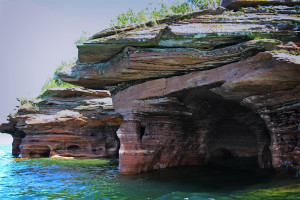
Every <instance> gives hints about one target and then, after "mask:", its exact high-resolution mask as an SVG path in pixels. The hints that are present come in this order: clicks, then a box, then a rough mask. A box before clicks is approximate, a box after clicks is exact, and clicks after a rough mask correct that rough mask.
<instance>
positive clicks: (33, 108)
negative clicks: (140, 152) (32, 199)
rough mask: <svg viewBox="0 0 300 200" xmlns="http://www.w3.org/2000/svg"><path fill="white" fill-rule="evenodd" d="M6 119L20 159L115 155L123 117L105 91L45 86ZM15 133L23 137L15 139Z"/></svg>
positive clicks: (15, 153) (15, 151)
mask: <svg viewBox="0 0 300 200" xmlns="http://www.w3.org/2000/svg"><path fill="white" fill-rule="evenodd" d="M9 121H10V123H9V124H7V125H6V126H9V127H8V128H6V129H9V130H8V131H6V132H8V133H10V134H12V136H13V137H14V143H16V142H17V143H18V146H19V145H20V151H21V153H22V157H23V158H37V157H81V158H97V157H116V156H117V155H118V150H119V145H120V144H119V139H118V137H117V135H116V131H117V129H118V128H119V125H120V124H121V123H122V122H123V120H122V117H121V116H120V115H119V114H116V112H115V111H114V109H113V105H112V99H111V97H110V93H109V92H108V91H100V90H83V89H79V88H57V89H49V90H47V91H46V92H45V93H44V94H43V95H42V98H41V99H40V100H38V101H36V102H34V103H33V105H27V106H23V107H22V106H21V107H20V108H19V109H18V110H17V112H16V113H15V114H14V115H12V116H11V117H10V119H9ZM2 126H4V125H2ZM2 126H1V128H2ZM1 132H5V130H3V131H2V129H1ZM18 133H22V134H18ZM15 135H21V136H22V137H24V136H25V137H24V138H23V139H22V140H17V141H16V136H15ZM17 154H18V149H16V148H15V150H14V155H15V156H17Z"/></svg>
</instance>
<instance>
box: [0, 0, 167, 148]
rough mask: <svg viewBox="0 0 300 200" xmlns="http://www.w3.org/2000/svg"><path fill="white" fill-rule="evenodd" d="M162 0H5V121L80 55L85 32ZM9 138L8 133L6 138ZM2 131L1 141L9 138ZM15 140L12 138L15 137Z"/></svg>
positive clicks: (1, 114) (1, 30)
mask: <svg viewBox="0 0 300 200" xmlns="http://www.w3.org/2000/svg"><path fill="white" fill-rule="evenodd" d="M158 2H164V3H168V1H162V0H0V67H1V69H0V92H1V97H0V123H2V122H6V119H7V116H8V115H9V114H10V113H11V112H12V111H13V109H14V108H15V106H17V105H18V102H17V100H16V98H23V97H26V98H34V97H36V96H38V95H39V92H40V90H41V88H42V86H43V84H44V83H45V81H46V80H47V79H48V78H50V77H52V75H53V73H54V71H55V69H56V67H57V66H59V65H60V64H61V62H62V61H70V60H72V59H74V58H75V57H77V48H76V46H75V44H74V41H75V40H77V39H78V38H79V37H80V35H81V34H82V31H87V32H89V33H91V34H94V33H96V32H99V31H101V30H103V29H105V28H107V27H109V24H110V22H111V20H112V19H114V18H115V17H116V16H117V15H118V14H120V13H121V12H125V11H127V10H128V9H129V8H131V9H133V11H139V10H141V9H142V8H145V7H146V6H147V5H148V4H149V3H153V5H155V4H157V3H158ZM5 138H6V137H5ZM5 138H4V136H3V135H0V143H1V142H2V143H4V142H5V141H7V139H5ZM9 142H11V141H9Z"/></svg>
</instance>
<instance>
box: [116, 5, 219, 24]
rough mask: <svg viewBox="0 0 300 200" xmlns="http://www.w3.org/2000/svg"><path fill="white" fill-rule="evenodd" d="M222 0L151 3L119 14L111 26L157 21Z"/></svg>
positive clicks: (207, 6) (208, 6) (206, 6)
mask: <svg viewBox="0 0 300 200" xmlns="http://www.w3.org/2000/svg"><path fill="white" fill-rule="evenodd" d="M220 3H221V0H186V1H184V2H182V1H179V0H173V1H171V5H167V4H163V3H161V4H158V6H153V4H151V3H150V4H149V5H148V6H147V7H146V8H145V9H143V10H141V11H139V12H137V13H135V12H133V10H132V9H129V10H127V11H126V12H123V13H121V14H119V15H118V16H117V17H116V19H115V20H112V21H111V26H116V25H125V24H132V23H143V22H147V21H154V22H156V21H157V20H158V19H160V18H163V17H168V16H170V15H172V14H182V15H183V14H186V13H188V12H192V11H197V10H201V9H205V8H212V7H216V6H218V5H220Z"/></svg>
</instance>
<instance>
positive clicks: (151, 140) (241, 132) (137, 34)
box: [11, 1, 300, 173]
mask: <svg viewBox="0 0 300 200" xmlns="http://www.w3.org/2000/svg"><path fill="white" fill-rule="evenodd" d="M235 2H238V3H240V2H241V1H235ZM299 19H300V18H299V9H298V7H287V6H278V7H264V8H262V9H261V8H245V9H243V12H236V13H235V12H229V11H224V10H222V9H218V10H216V11H208V10H206V11H200V12H197V13H190V14H187V15H184V16H178V15H177V16H171V17H170V18H168V19H162V20H160V21H159V22H158V24H157V25H154V24H152V23H146V24H143V25H131V26H127V27H126V26H125V27H116V30H115V32H114V30H113V29H107V30H105V31H103V32H99V33H97V34H95V35H94V36H93V37H92V38H91V39H90V40H89V41H88V42H87V43H84V44H82V45H80V46H78V48H79V61H78V62H77V63H76V65H75V66H72V67H71V68H65V69H64V70H63V71H62V72H61V73H60V74H59V76H60V77H61V79H62V80H64V81H66V82H69V83H72V84H77V85H81V86H86V87H89V88H97V89H101V88H108V89H110V90H112V91H113V92H114V95H113V102H114V107H115V111H114V110H113V109H112V103H108V102H109V101H110V98H109V97H107V96H105V94H104V96H101V95H100V96H101V101H94V98H96V96H95V95H92V94H91V95H89V94H88V96H87V97H85V96H81V95H80V94H81V92H79V93H78V92H76V95H75V93H73V92H71V95H69V93H60V92H58V91H57V92H58V93H59V94H58V96H56V95H55V93H56V92H52V93H51V92H50V96H51V97H49V98H47V99H46V100H44V101H41V102H40V103H41V105H40V106H39V108H40V109H39V112H38V114H32V112H36V109H31V110H26V109H25V110H22V109H21V110H20V112H22V113H23V114H22V115H21V116H16V117H15V118H12V119H11V122H12V123H15V127H16V128H17V129H18V130H21V131H24V132H25V133H26V137H25V138H24V140H23V142H24V146H23V147H22V148H21V149H22V153H23V154H24V155H25V156H26V157H40V156H57V155H61V156H77V157H98V156H106V155H108V154H109V152H113V153H112V154H115V153H116V152H117V148H116V146H117V143H116V136H115V135H114V134H115V131H116V130H117V127H118V125H120V124H122V123H123V122H124V123H123V124H122V125H121V126H120V128H119V129H118V131H117V135H118V137H119V139H120V151H119V169H120V173H138V172H141V171H148V170H153V169H159V168H165V167H171V166H181V165H211V166H221V167H260V168H272V167H275V168H277V167H280V165H282V163H285V162H290V163H292V164H293V165H295V166H299V165H300V142H299V141H300V138H299V135H300V134H299V132H300V130H299V120H300V119H299V117H300V115H299V111H300V104H299V102H300V91H299V85H300V68H299V67H300V59H299V47H298V43H299V33H298V31H299ZM265 37H266V38H269V39H268V40H265V39H263V40H262V39H261V40H253V39H254V38H255V39H257V38H265ZM63 94H66V95H65V97H66V98H61V95H63ZM72 94H74V95H75V97H74V96H73V95H72ZM99 102H106V103H104V105H101V103H99ZM80 103H83V104H84V105H82V106H80ZM87 105H88V106H87ZM100 105H101V106H100ZM66 107H68V110H67V111H66V109H65V108H66ZM116 112H117V113H120V114H121V115H122V116H123V119H124V121H123V120H122V119H121V118H120V116H119V115H118V114H116ZM66 127H68V128H66ZM108 127H110V128H111V129H109V130H107V129H106V128H108ZM104 133H105V134H104ZM103 144H105V145H103ZM104 147H105V151H104ZM101 148H102V149H101ZM93 150H94V151H95V152H93Z"/></svg>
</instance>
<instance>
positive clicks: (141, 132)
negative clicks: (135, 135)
mask: <svg viewBox="0 0 300 200" xmlns="http://www.w3.org/2000/svg"><path fill="white" fill-rule="evenodd" d="M145 131H146V126H143V125H140V139H141V140H142V139H143V136H144V135H145Z"/></svg>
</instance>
